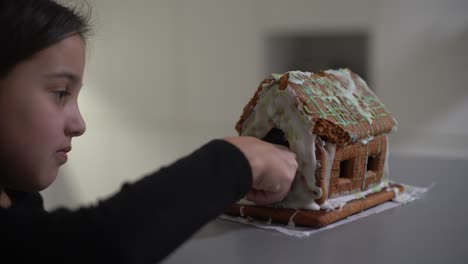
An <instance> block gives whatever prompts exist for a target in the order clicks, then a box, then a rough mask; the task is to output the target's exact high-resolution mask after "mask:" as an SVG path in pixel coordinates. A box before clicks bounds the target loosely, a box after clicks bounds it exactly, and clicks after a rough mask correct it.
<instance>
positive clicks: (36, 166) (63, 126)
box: [0, 34, 86, 191]
mask: <svg viewBox="0 0 468 264" xmlns="http://www.w3.org/2000/svg"><path fill="white" fill-rule="evenodd" d="M84 64H85V47H84V43H83V40H82V39H81V37H80V36H79V35H77V34H75V35H72V36H70V37H67V38H65V39H64V40H62V41H60V42H58V43H56V44H54V45H51V46H49V47H48V48H46V49H44V50H42V51H40V52H38V53H36V54H35V55H34V56H33V57H31V58H30V59H28V60H26V61H23V62H21V63H19V64H18V65H16V66H15V68H13V69H12V70H11V71H10V73H9V74H8V75H7V76H6V77H5V78H3V79H0V187H7V188H11V189H15V190H21V191H39V190H42V189H44V188H46V187H48V186H49V185H50V184H51V183H52V182H53V181H54V180H55V178H56V176H57V172H58V168H59V167H60V166H61V165H62V164H64V163H65V162H66V161H67V154H66V153H67V152H69V151H70V150H71V139H72V138H73V137H77V136H80V135H82V134H83V133H84V132H85V128H86V127H85V123H84V121H83V118H82V117H81V114H80V111H79V109H78V103H77V99H78V93H79V91H80V88H81V85H82V80H83V70H84Z"/></svg>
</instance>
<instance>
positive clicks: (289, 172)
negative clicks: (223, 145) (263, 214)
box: [224, 136, 298, 204]
mask: <svg viewBox="0 0 468 264" xmlns="http://www.w3.org/2000/svg"><path fill="white" fill-rule="evenodd" d="M224 140H226V141H228V142H229V143H231V144H233V145H234V146H236V147H237V148H239V149H240V150H241V151H242V153H244V155H245V156H246V158H247V160H248V161H249V163H250V167H251V169H252V189H251V190H250V191H249V193H247V195H246V198H247V199H248V200H250V201H253V202H255V203H256V204H271V203H274V202H279V201H281V200H282V199H283V198H284V197H285V196H286V194H287V193H288V192H289V189H290V188H291V183H292V181H293V180H294V176H295V175H296V170H297V166H298V165H297V161H296V154H294V153H293V152H291V151H290V150H289V149H288V148H286V147H284V146H280V145H274V144H270V143H268V142H265V141H262V140H260V139H257V138H254V137H244V136H240V137H226V138H225V139H224Z"/></svg>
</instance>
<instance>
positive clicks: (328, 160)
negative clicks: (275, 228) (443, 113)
mask: <svg viewBox="0 0 468 264" xmlns="http://www.w3.org/2000/svg"><path fill="white" fill-rule="evenodd" d="M395 127H396V121H395V119H394V118H393V117H392V115H391V114H390V113H389V112H388V111H387V110H386V108H385V106H384V105H383V104H382V102H381V101H380V100H379V99H378V98H377V96H376V95H375V94H374V93H373V92H372V90H371V89H370V88H369V87H368V85H367V84H366V82H365V81H364V80H363V79H362V78H360V77H359V76H358V75H357V74H355V73H353V72H352V71H350V70H349V69H338V70H327V71H322V72H319V73H315V74H314V73H310V72H301V71H290V72H287V73H284V74H273V75H272V76H270V77H268V78H266V79H265V80H263V81H262V82H261V84H260V86H259V87H258V89H257V91H256V93H255V95H254V96H253V98H252V99H251V100H250V102H249V103H248V104H247V105H246V106H245V108H244V111H243V113H242V115H241V118H240V120H239V121H238V122H237V125H236V130H237V131H238V132H239V134H240V135H244V136H253V137H257V138H261V139H263V140H265V141H269V142H272V143H276V144H282V145H285V146H287V147H288V148H290V149H291V150H292V151H293V152H295V153H296V156H297V159H298V164H299V167H298V171H297V174H296V177H295V179H294V182H293V184H292V187H291V190H290V192H289V193H288V195H287V196H286V197H285V199H283V200H282V201H281V202H279V203H276V204H272V205H269V206H267V207H265V206H256V205H254V204H251V203H249V202H248V201H245V200H243V201H240V202H239V203H237V204H236V205H233V206H232V208H230V209H229V210H228V211H227V212H228V213H231V214H236V215H240V216H251V217H254V218H258V217H260V218H264V219H269V220H271V219H273V220H277V221H280V222H286V221H287V222H291V219H290V216H289V215H291V214H292V215H294V216H295V217H296V218H301V219H304V221H300V222H301V225H311V226H323V225H326V224H329V223H331V222H334V221H336V220H338V219H341V218H343V217H346V216H348V215H350V214H353V213H356V212H358V211H362V210H365V209H367V208H369V207H372V206H375V205H376V204H379V203H382V202H384V201H386V200H389V199H391V198H392V197H393V195H394V192H391V191H388V190H389V188H390V187H391V186H389V183H388V180H387V177H388V175H387V170H386V168H387V164H386V163H387V156H388V134H389V133H390V132H391V131H392V130H394V129H395ZM364 197H365V199H362V198H364ZM371 198H372V199H371ZM282 209H285V210H282ZM343 209H345V210H344V211H343ZM248 212H250V213H248ZM298 212H300V214H298ZM278 214H280V215H283V216H282V217H276V219H275V216H276V215H278ZM296 220H297V219H296Z"/></svg>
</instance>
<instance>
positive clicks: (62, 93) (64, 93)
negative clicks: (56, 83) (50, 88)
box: [54, 90, 70, 101]
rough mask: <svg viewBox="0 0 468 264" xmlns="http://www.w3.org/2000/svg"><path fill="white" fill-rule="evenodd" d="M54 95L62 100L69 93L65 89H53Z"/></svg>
mask: <svg viewBox="0 0 468 264" xmlns="http://www.w3.org/2000/svg"><path fill="white" fill-rule="evenodd" d="M54 94H55V96H56V97H57V99H59V100H60V101H62V100H63V99H65V97H67V96H68V95H69V94H70V93H69V92H67V91H65V90H62V91H55V92H54Z"/></svg>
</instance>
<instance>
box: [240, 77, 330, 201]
mask: <svg viewBox="0 0 468 264" xmlns="http://www.w3.org/2000/svg"><path fill="white" fill-rule="evenodd" d="M295 98H296V96H295V94H294V90H293V89H292V88H291V87H287V88H286V89H285V90H279V89H278V88H277V85H275V86H273V87H271V88H269V89H265V90H263V91H262V92H261V94H260V98H259V101H258V103H257V105H256V106H255V107H254V109H253V112H252V113H251V114H250V116H249V117H248V118H247V119H246V121H245V122H244V129H243V130H242V131H243V132H242V135H248V136H254V137H257V138H262V137H263V136H265V135H266V134H267V133H268V132H269V131H270V130H271V129H272V128H274V127H276V128H278V129H281V130H282V131H283V132H284V135H285V137H286V139H287V140H288V142H289V146H290V149H291V150H292V151H293V152H294V153H296V156H297V159H298V174H297V175H296V177H295V179H294V181H293V184H292V187H291V191H290V192H289V194H288V195H287V196H286V198H285V199H284V200H283V201H282V202H280V203H278V204H277V206H279V207H288V208H305V209H311V210H319V209H320V207H319V205H318V204H317V203H316V202H315V199H318V198H320V197H321V195H322V190H321V189H320V188H319V187H317V186H316V183H315V171H316V158H315V138H316V135H314V134H313V133H312V132H311V129H310V128H311V127H312V124H311V120H310V119H307V118H305V116H306V115H304V113H300V111H303V110H302V109H298V108H295V107H294V104H293V100H294V99H295ZM302 177H303V178H302Z"/></svg>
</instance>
